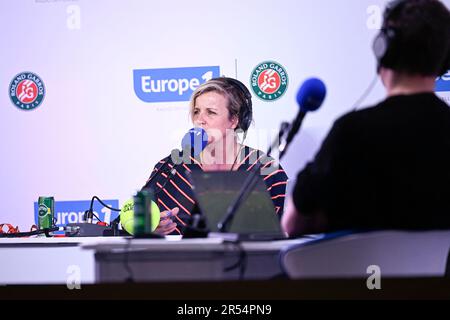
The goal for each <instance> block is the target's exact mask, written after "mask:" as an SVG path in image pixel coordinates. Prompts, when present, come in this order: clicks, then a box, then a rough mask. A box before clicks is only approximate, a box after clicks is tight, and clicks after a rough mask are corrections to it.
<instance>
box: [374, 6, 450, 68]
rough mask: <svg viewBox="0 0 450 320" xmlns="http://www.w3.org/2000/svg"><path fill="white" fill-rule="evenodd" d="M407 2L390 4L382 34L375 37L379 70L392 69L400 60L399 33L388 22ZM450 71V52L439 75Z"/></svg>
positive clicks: (384, 17) (375, 52)
mask: <svg viewBox="0 0 450 320" xmlns="http://www.w3.org/2000/svg"><path fill="white" fill-rule="evenodd" d="M407 2H408V1H407V0H393V1H391V2H389V3H388V4H387V6H386V9H385V11H384V14H383V25H382V27H381V30H380V32H379V33H378V35H377V36H376V37H375V39H374V41H373V45H372V49H373V52H374V54H375V57H376V59H377V70H378V71H379V70H380V67H381V66H384V67H388V68H392V67H394V66H395V65H396V63H397V61H398V59H400V53H399V49H398V48H397V47H398V43H399V40H398V39H399V37H400V35H399V32H398V30H396V28H395V27H391V26H388V25H387V22H388V21H389V20H390V19H391V18H392V16H393V15H395V14H398V13H399V12H400V11H401V10H402V8H403V6H404V5H405V4H406V3H407ZM449 69H450V50H449V52H448V53H447V59H446V61H445V63H444V65H443V66H442V70H441V71H440V74H439V75H444V74H445V73H447V71H448V70H449Z"/></svg>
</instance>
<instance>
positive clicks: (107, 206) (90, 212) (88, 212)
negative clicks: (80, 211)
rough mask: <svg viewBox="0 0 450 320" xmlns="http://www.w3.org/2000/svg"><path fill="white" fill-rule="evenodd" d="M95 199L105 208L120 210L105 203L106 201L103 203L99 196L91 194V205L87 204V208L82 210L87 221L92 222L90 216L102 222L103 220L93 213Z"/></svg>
mask: <svg viewBox="0 0 450 320" xmlns="http://www.w3.org/2000/svg"><path fill="white" fill-rule="evenodd" d="M95 199H97V201H98V202H100V203H101V205H103V206H104V207H106V208H108V209H110V210H113V211H117V212H120V209H117V208H113V207H111V206H109V205H107V204H106V203H104V202H103V201H102V200H101V199H100V198H99V197H97V196H93V197H92V199H91V205H90V206H89V210H86V211H85V212H84V217H85V220H86V221H88V222H89V223H92V217H96V218H97V220H98V221H99V222H102V223H104V222H103V221H102V220H100V218H99V217H98V216H97V215H96V214H95V213H94V210H93V207H94V200H95ZM89 220H90V221H89Z"/></svg>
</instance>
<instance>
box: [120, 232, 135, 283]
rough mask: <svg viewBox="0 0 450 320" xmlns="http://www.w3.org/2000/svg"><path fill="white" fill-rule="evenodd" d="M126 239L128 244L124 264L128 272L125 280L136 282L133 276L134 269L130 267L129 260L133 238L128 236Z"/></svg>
mask: <svg viewBox="0 0 450 320" xmlns="http://www.w3.org/2000/svg"><path fill="white" fill-rule="evenodd" d="M125 240H126V245H125V252H124V256H123V258H124V260H123V264H124V267H125V271H126V272H127V277H126V278H125V282H128V283H132V282H134V277H133V270H131V267H130V261H129V254H130V249H131V238H127V239H125Z"/></svg>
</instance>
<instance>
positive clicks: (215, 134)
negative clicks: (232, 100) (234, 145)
mask: <svg viewBox="0 0 450 320" xmlns="http://www.w3.org/2000/svg"><path fill="white" fill-rule="evenodd" d="M227 106H228V99H227V98H226V97H224V96H223V95H221V94H219V93H217V92H214V91H210V92H206V93H203V94H202V95H200V96H198V97H197V99H195V105H194V110H192V122H193V123H194V125H195V126H198V127H201V128H203V129H204V130H205V131H206V133H207V134H208V141H209V142H217V141H218V140H221V139H223V138H225V136H226V135H227V134H228V135H230V134H232V133H233V132H234V129H235V128H236V126H237V124H238V119H237V117H236V116H234V117H232V118H231V119H230V112H229V111H228V107H227Z"/></svg>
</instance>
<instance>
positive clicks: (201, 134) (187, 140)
mask: <svg viewBox="0 0 450 320" xmlns="http://www.w3.org/2000/svg"><path fill="white" fill-rule="evenodd" d="M207 145H208V134H207V133H206V131H205V130H203V129H202V128H199V127H195V128H192V129H190V130H189V131H188V132H187V133H186V134H185V135H184V137H183V139H182V140H181V148H182V150H183V152H186V151H188V152H190V153H191V155H193V156H194V157H197V156H199V155H200V153H202V151H203V150H205V148H206V146H207Z"/></svg>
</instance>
